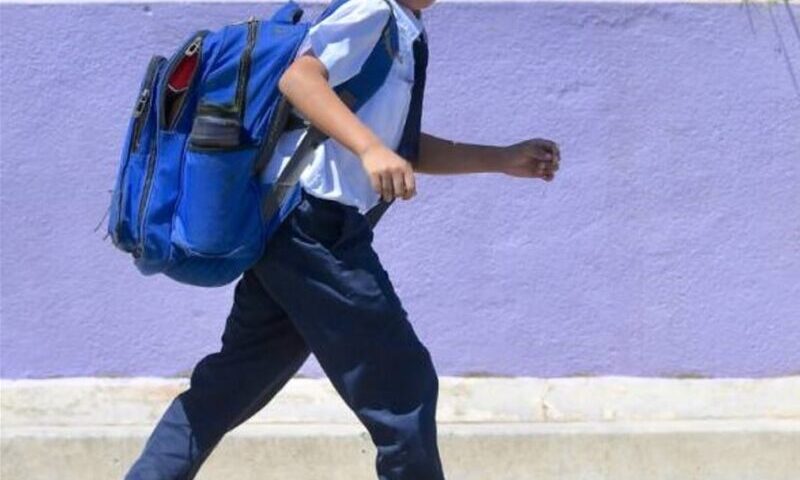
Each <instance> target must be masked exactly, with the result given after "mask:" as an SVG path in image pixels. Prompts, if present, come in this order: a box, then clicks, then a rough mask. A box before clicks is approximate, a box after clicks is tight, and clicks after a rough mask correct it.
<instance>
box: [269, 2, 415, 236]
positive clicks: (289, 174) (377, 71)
mask: <svg viewBox="0 0 800 480" xmlns="http://www.w3.org/2000/svg"><path fill="white" fill-rule="evenodd" d="M347 1H348V0H335V1H334V2H333V3H331V5H330V6H328V8H327V9H326V10H325V11H324V12H323V13H322V15H321V16H320V19H324V18H326V17H327V16H328V15H330V14H331V13H333V11H334V10H335V9H336V8H338V7H339V6H341V5H342V4H344V3H345V2H347ZM384 1H386V3H387V4H388V5H389V8H390V9H392V15H391V16H390V17H389V20H388V21H387V22H386V25H385V26H384V28H383V31H382V33H381V37H380V40H379V41H378V42H377V43H376V44H375V47H374V48H373V49H372V52H371V53H370V54H369V57H367V60H366V61H365V62H364V65H363V66H362V67H361V71H360V72H359V73H358V74H356V75H355V76H354V77H353V78H351V79H349V80H348V81H346V82H344V83H342V84H341V85H338V86H337V87H336V88H334V91H335V92H336V93H337V95H339V98H341V99H342V101H343V102H344V103H345V104H346V105H347V106H348V107H349V108H350V109H351V110H353V111H354V112H355V111H358V109H360V108H361V107H362V106H363V105H364V104H365V103H366V102H367V101H368V100H369V99H370V98H372V96H373V95H374V94H375V92H377V91H378V89H379V88H380V86H381V85H382V84H383V82H384V81H385V80H386V77H387V76H388V75H389V71H390V70H391V67H392V62H393V61H394V57H395V56H396V54H397V49H398V46H399V32H398V30H397V22H396V20H395V14H394V9H393V8H392V4H391V3H390V2H389V1H388V0H384ZM317 21H319V19H318V20H317ZM287 103H288V102H287ZM327 139H328V136H327V135H326V134H324V133H323V132H321V131H320V130H319V129H317V128H316V127H314V126H313V125H309V126H308V127H307V128H306V131H305V133H304V134H303V138H302V140H301V141H300V144H299V145H298V147H297V149H296V150H295V152H294V154H292V157H291V158H290V159H289V162H288V163H287V164H286V166H285V167H284V168H283V170H282V171H281V174H280V175H279V176H278V179H277V180H276V181H275V184H274V185H273V187H272V189H271V190H270V193H269V194H268V195H267V197H266V198H265V199H264V202H263V203H262V208H261V214H262V219H264V221H266V222H269V221H271V219H272V218H273V217H274V216H275V215H276V214H277V213H279V212H280V208H281V205H283V202H284V200H285V199H286V198H287V196H288V194H290V193H291V192H292V191H293V190H294V188H295V187H296V186H297V182H298V181H299V179H300V174H301V173H302V172H303V170H305V168H306V167H307V166H308V164H309V163H310V161H311V155H310V154H311V152H313V151H314V150H316V148H317V147H318V146H319V145H320V144H321V143H322V142H324V141H326V140H327Z"/></svg>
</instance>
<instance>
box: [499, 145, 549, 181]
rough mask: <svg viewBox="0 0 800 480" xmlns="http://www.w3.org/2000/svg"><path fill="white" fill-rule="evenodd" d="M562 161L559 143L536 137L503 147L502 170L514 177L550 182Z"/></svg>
mask: <svg viewBox="0 0 800 480" xmlns="http://www.w3.org/2000/svg"><path fill="white" fill-rule="evenodd" d="M560 162H561V153H560V152H559V150H558V145H557V144H556V143H555V142H553V141H550V140H545V139H543V138H534V139H532V140H526V141H524V142H520V143H517V144H514V145H511V146H509V147H505V148H504V149H503V167H502V169H501V170H502V172H503V173H506V174H508V175H512V176H514V177H527V178H541V179H542V180H544V181H546V182H549V181H551V180H553V178H554V177H555V173H556V171H557V170H558V166H559V163H560Z"/></svg>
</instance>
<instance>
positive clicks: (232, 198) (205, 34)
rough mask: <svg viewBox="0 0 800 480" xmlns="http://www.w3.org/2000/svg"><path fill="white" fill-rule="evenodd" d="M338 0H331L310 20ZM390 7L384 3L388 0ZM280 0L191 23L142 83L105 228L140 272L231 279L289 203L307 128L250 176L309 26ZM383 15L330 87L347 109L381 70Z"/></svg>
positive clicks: (272, 133) (278, 125)
mask: <svg viewBox="0 0 800 480" xmlns="http://www.w3.org/2000/svg"><path fill="white" fill-rule="evenodd" d="M346 1H347V0H336V1H334V2H333V3H332V4H331V5H329V6H328V8H327V9H326V10H325V11H324V12H323V13H322V14H321V15H320V17H319V18H318V20H317V21H320V20H322V19H324V18H326V17H327V16H328V15H330V14H331V13H332V12H333V11H335V10H336V8H338V7H339V6H341V5H342V4H344V3H345V2H346ZM390 6H391V4H390ZM302 15H303V11H302V9H301V8H300V7H299V6H298V5H297V4H295V3H294V2H292V1H289V2H288V3H286V4H285V5H283V6H282V7H281V8H280V9H279V10H278V11H277V12H276V13H275V14H274V15H273V16H272V18H271V19H269V20H257V19H255V18H251V19H250V20H248V21H246V22H242V23H239V24H234V25H229V26H226V27H224V28H222V29H220V30H219V31H216V32H209V31H199V32H196V33H195V34H194V35H192V36H191V37H190V38H189V39H188V40H187V41H186V43H185V44H184V45H183V46H182V47H181V48H180V49H179V50H178V51H177V52H176V53H175V54H174V55H173V56H172V57H171V58H170V59H165V58H164V57H161V56H154V57H153V58H152V59H151V60H150V64H149V65H148V67H147V71H146V73H145V76H144V80H143V81H142V85H141V88H140V91H139V96H138V98H137V101H136V104H135V106H134V109H133V115H132V118H131V120H130V124H129V126H128V133H127V137H126V141H125V145H124V148H123V151H122V156H121V159H120V165H119V168H118V171H117V178H116V182H115V187H114V193H113V195H112V199H111V205H110V207H109V212H110V213H109V221H108V233H109V236H110V237H111V239H112V241H113V243H114V245H115V246H116V247H118V248H119V249H121V250H123V251H125V252H128V253H130V254H131V255H132V256H133V259H134V264H135V265H136V266H137V267H138V269H139V270H140V271H141V272H142V273H144V274H145V275H152V274H156V273H163V274H165V275H167V276H169V277H170V278H173V279H175V280H177V281H179V282H181V283H187V284H190V285H198V286H220V285H225V284H227V283H230V282H232V281H233V280H235V279H236V278H238V277H239V275H241V274H242V272H244V271H245V270H246V269H247V268H249V267H250V266H252V265H253V264H254V263H255V262H257V261H258V259H259V258H260V257H261V255H262V254H263V252H264V248H265V247H266V245H267V240H268V239H269V238H270V235H271V234H272V233H274V231H275V230H276V229H277V227H278V226H279V225H280V223H281V222H282V221H283V219H284V218H286V216H288V214H289V213H290V212H291V210H292V209H293V208H294V207H295V206H296V205H297V204H298V203H299V200H300V186H299V184H298V182H297V180H298V178H299V175H300V173H301V172H302V170H303V168H304V167H305V166H306V165H307V161H308V157H309V155H307V154H308V153H309V152H310V151H312V150H313V149H314V148H316V146H317V145H319V144H320V143H321V142H323V141H325V140H326V139H327V137H326V136H325V135H324V134H322V133H321V132H319V131H317V130H316V129H314V128H312V127H309V128H307V130H306V132H305V134H304V138H303V141H302V142H301V145H300V147H299V148H298V149H297V151H296V152H295V154H294V155H293V157H292V159H291V160H290V161H289V164H288V165H287V166H286V167H285V168H284V170H283V171H282V173H281V175H280V177H279V178H278V179H277V181H276V182H274V183H273V184H264V183H262V182H261V181H260V178H259V177H260V173H261V171H262V170H263V169H264V168H265V167H266V164H267V163H268V161H269V159H270V157H271V156H272V153H273V150H274V148H275V145H276V143H277V140H278V138H279V137H280V135H281V133H282V132H283V131H284V130H285V128H286V125H287V120H288V119H289V117H290V111H291V106H290V105H289V103H288V102H287V100H286V99H285V98H284V97H283V95H282V94H281V93H280V91H279V89H278V81H279V79H280V77H281V75H282V74H283V72H284V71H285V70H286V69H287V68H288V66H289V65H290V64H291V63H292V61H293V60H294V58H295V56H296V54H297V52H298V49H299V47H300V45H301V44H302V42H303V40H304V38H305V36H306V34H307V32H308V30H309V28H310V26H311V25H310V24H309V23H306V22H301V21H300V19H301V17H302ZM397 48H398V32H397V24H396V22H395V20H394V15H392V16H391V18H390V20H389V21H388V22H387V25H386V26H385V28H384V31H383V35H382V37H381V40H380V41H379V42H378V43H377V45H376V46H375V48H374V49H373V51H372V53H371V54H370V56H369V58H368V59H367V60H366V63H365V64H364V66H363V68H362V70H361V72H360V73H359V74H358V75H356V76H355V77H353V78H352V79H350V80H349V81H347V82H345V83H343V84H342V85H340V86H338V87H337V88H336V89H335V90H336V92H337V93H338V94H339V96H340V98H342V99H343V100H344V101H345V102H346V103H347V104H348V105H349V106H350V108H351V109H352V110H354V111H356V110H358V109H359V108H360V107H361V106H362V105H363V104H364V103H365V102H366V101H367V100H368V99H369V98H370V97H371V95H372V94H374V92H375V91H376V90H377V89H378V88H379V87H380V85H381V84H382V83H383V81H384V80H385V78H386V76H387V75H388V72H389V69H390V68H391V64H392V61H393V58H394V55H395V52H397Z"/></svg>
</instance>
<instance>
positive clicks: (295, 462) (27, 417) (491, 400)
mask: <svg viewBox="0 0 800 480" xmlns="http://www.w3.org/2000/svg"><path fill="white" fill-rule="evenodd" d="M186 385H187V381H186V380H185V379H149V378H134V379H55V380H21V381H10V380H4V381H0V400H1V401H2V456H1V457H0V459H1V460H0V477H2V478H3V479H4V480H22V479H24V480H39V479H42V480H56V479H57V480H71V479H76V480H77V479H81V480H93V479H98V480H99V479H103V480H108V479H114V478H122V475H123V474H124V472H125V470H126V469H127V467H128V466H129V465H130V463H131V462H132V461H133V459H134V458H135V457H136V455H137V454H138V453H139V451H140V449H141V447H142V444H143V442H144V440H145V439H146V437H147V435H148V434H149V432H150V429H151V428H152V426H153V424H154V422H155V421H156V420H157V419H158V418H159V417H160V415H161V413H162V412H163V409H164V408H165V407H166V405H167V404H168V403H169V401H170V400H171V399H172V397H174V395H175V394H177V393H178V392H180V391H181V390H182V389H184V388H185V387H186ZM438 416H439V432H440V442H441V450H442V456H443V461H444V463H445V468H446V471H447V474H448V479H449V480H489V479H491V480H528V479H530V480H556V479H558V480H572V479H575V480H577V479H580V480H595V479H597V480H612V479H613V480H693V479H697V480H701V479H702V480H797V479H798V478H800V473H798V472H800V377H791V378H777V379H715V380H704V379H702V380H701V379H645V378H631V377H596V378H568V379H533V378H442V379H441V391H440V408H439V412H438ZM198 478H199V479H200V480H217V479H219V480H223V479H224V480H228V479H236V480H251V479H252V480H256V479H258V480H271V479H275V480H277V479H281V480H285V479H289V480H323V479H324V480H338V479H342V480H345V479H347V480H361V479H364V480H367V479H374V478H375V474H374V449H373V447H372V445H371V443H370V442H369V437H368V436H367V434H366V431H365V430H364V429H363V428H362V427H361V426H360V425H359V424H358V423H357V421H356V420H355V417H354V416H353V415H352V413H350V411H349V410H348V409H347V407H346V406H345V405H344V403H343V402H342V401H341V400H340V399H339V398H338V396H337V395H336V393H335V391H334V390H333V388H332V387H331V385H330V383H329V382H328V381H327V380H325V379H320V380H310V379H294V380H292V381H291V382H290V383H289V384H288V385H287V386H286V388H285V389H284V390H283V391H282V392H281V393H280V394H279V395H278V397H276V398H275V399H274V400H273V402H272V403H270V405H268V406H267V407H266V408H265V409H264V410H262V411H261V412H259V414H257V415H256V416H255V417H253V418H252V419H251V420H250V421H249V422H247V423H245V424H244V425H242V426H241V427H239V428H238V429H236V430H234V431H233V432H231V433H230V434H229V435H228V436H227V437H226V438H225V440H224V441H223V442H222V443H221V444H220V446H219V447H218V449H217V450H216V451H215V452H214V454H213V455H212V456H211V458H210V459H209V460H208V463H207V464H206V466H205V467H204V468H203V470H202V472H201V475H200V476H199V477H198Z"/></svg>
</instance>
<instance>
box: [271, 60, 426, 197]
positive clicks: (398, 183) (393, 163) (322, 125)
mask: <svg viewBox="0 0 800 480" xmlns="http://www.w3.org/2000/svg"><path fill="white" fill-rule="evenodd" d="M279 88H280V91H281V92H282V93H283V94H284V95H285V96H286V98H287V99H288V100H289V102H290V103H291V104H292V105H293V106H294V107H295V108H297V109H298V110H299V111H300V112H301V113H302V114H303V115H304V116H305V117H306V118H307V119H308V120H309V121H310V122H311V123H312V124H313V125H314V126H316V127H317V128H319V129H320V130H321V131H322V132H324V133H325V134H327V135H328V136H330V137H331V138H333V139H334V140H336V141H337V142H339V143H340V144H342V145H343V146H344V147H346V148H347V149H349V150H350V151H352V152H353V153H354V154H355V155H357V156H358V157H359V158H360V159H361V161H362V163H363V164H364V168H365V169H366V171H367V174H368V175H369V178H370V181H371V182H372V188H373V189H375V191H376V192H378V193H379V194H380V195H381V196H383V198H384V199H385V200H387V201H388V200H391V199H393V198H394V197H395V196H397V197H400V198H403V199H406V200H407V199H409V198H411V197H412V196H414V195H415V194H416V186H415V182H414V171H413V169H412V167H411V164H410V163H408V162H407V161H406V160H404V159H403V158H402V157H400V156H399V155H397V154H396V153H395V152H393V151H392V150H391V149H389V148H387V147H386V146H385V145H384V144H383V143H382V142H381V140H380V139H379V138H378V137H377V136H376V135H375V133H373V132H372V130H370V129H369V128H368V127H367V126H366V125H364V123H362V122H361V120H359V119H358V117H357V116H356V115H355V114H354V113H353V112H352V111H351V110H350V109H349V108H348V107H347V105H345V104H344V102H342V101H341V99H340V98H339V97H338V96H337V95H336V93H335V92H334V91H333V89H332V88H331V87H330V85H329V84H328V72H327V70H326V68H325V65H324V64H323V63H322V62H320V61H319V60H318V59H317V58H316V57H314V56H313V55H311V54H306V55H302V56H300V58H298V59H297V60H295V62H294V63H293V64H292V65H291V66H290V67H289V68H288V69H287V70H286V72H285V73H284V75H283V76H282V77H281V79H280V82H279Z"/></svg>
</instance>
